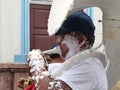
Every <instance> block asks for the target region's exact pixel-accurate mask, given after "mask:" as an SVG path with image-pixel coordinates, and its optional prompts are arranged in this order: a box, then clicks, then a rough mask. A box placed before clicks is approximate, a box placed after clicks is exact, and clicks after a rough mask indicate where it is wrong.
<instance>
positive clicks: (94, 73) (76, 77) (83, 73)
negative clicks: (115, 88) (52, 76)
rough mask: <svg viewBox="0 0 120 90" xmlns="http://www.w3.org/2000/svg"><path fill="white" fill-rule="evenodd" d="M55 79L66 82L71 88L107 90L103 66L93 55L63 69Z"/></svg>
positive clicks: (76, 89) (78, 89) (73, 89)
mask: <svg viewBox="0 0 120 90" xmlns="http://www.w3.org/2000/svg"><path fill="white" fill-rule="evenodd" d="M57 79H60V80H62V81H64V82H65V83H67V84H68V85H69V86H70V87H71V88H72V90H108V85H107V77H106V72H105V70H104V67H103V65H102V63H101V62H100V61H99V60H98V59H97V58H94V57H90V58H88V59H85V60H79V63H77V64H75V65H74V66H72V67H71V68H70V69H69V70H67V71H64V72H63V73H62V74H61V75H60V77H58V78H57Z"/></svg>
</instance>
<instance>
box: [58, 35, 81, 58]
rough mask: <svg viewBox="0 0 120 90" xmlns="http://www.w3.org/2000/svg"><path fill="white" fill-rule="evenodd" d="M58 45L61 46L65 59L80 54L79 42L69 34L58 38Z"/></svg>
mask: <svg viewBox="0 0 120 90" xmlns="http://www.w3.org/2000/svg"><path fill="white" fill-rule="evenodd" d="M57 44H58V45H59V46H60V48H61V54H62V57H64V58H65V59H68V58H70V57H71V56H73V55H74V54H76V53H77V52H79V42H78V40H77V39H76V38H75V37H73V36H71V35H69V34H67V35H60V36H58V37H57Z"/></svg>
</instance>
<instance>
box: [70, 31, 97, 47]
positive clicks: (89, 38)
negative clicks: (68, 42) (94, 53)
mask: <svg viewBox="0 0 120 90" xmlns="http://www.w3.org/2000/svg"><path fill="white" fill-rule="evenodd" d="M71 33H74V34H73V35H74V36H73V37H75V38H77V40H78V41H79V42H81V40H80V39H78V38H79V37H80V36H81V35H84V36H85V37H86V39H87V40H86V44H87V45H88V48H91V47H92V46H93V44H94V40H95V36H94V35H88V34H85V33H82V32H79V31H75V32H71Z"/></svg>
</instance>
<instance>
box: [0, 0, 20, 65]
mask: <svg viewBox="0 0 120 90" xmlns="http://www.w3.org/2000/svg"><path fill="white" fill-rule="evenodd" d="M20 36H21V0H0V63H1V62H13V61H14V54H19V53H20V49H21V47H20V46H21V43H20V41H21V40H20V39H21V37H20Z"/></svg>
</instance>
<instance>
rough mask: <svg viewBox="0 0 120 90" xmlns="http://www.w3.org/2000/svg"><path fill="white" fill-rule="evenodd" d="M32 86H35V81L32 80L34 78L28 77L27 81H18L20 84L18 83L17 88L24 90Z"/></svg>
mask: <svg viewBox="0 0 120 90" xmlns="http://www.w3.org/2000/svg"><path fill="white" fill-rule="evenodd" d="M32 84H34V81H33V80H32V77H28V78H27V79H25V78H20V80H18V82H17V86H18V87H19V88H22V89H24V88H26V87H28V86H29V85H32Z"/></svg>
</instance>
